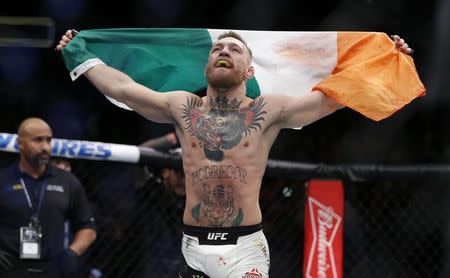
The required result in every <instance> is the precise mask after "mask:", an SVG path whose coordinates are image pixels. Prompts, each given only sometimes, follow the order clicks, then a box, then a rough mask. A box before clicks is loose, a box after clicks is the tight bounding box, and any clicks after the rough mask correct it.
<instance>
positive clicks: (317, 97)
mask: <svg viewBox="0 0 450 278" xmlns="http://www.w3.org/2000/svg"><path fill="white" fill-rule="evenodd" d="M267 98H268V99H270V102H272V103H273V104H274V105H275V106H276V107H277V109H278V111H279V115H278V120H277V121H276V123H277V124H278V125H279V127H280V128H298V127H303V126H306V125H309V124H311V123H313V122H315V121H317V120H319V119H321V118H323V117H325V116H327V115H330V114H332V113H333V112H335V111H337V110H339V109H341V108H343V107H344V106H343V105H341V104H339V103H337V102H335V101H334V100H332V99H331V98H329V97H327V96H326V95H325V94H323V93H322V92H319V91H314V92H309V93H305V94H302V95H299V96H270V97H267Z"/></svg>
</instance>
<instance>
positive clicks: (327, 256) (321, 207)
mask: <svg viewBox="0 0 450 278" xmlns="http://www.w3.org/2000/svg"><path fill="white" fill-rule="evenodd" d="M343 220H344V186H343V184H342V182H341V181H339V180H310V181H309V182H308V189H307V198H306V208H305V249H304V260H303V277H304V278H342V274H343V273H342V272H343V271H342V269H343V258H342V252H343V227H342V226H343V224H344V221H343Z"/></svg>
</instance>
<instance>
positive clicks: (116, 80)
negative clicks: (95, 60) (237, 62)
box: [56, 30, 175, 123]
mask: <svg viewBox="0 0 450 278" xmlns="http://www.w3.org/2000/svg"><path fill="white" fill-rule="evenodd" d="M72 38H73V37H72V31H71V30H68V31H67V32H66V33H65V34H64V35H63V36H62V38H61V40H60V41H59V43H58V45H57V46H56V51H61V50H62V49H63V48H64V47H66V46H67V45H68V44H69V43H70V41H71V40H72ZM84 75H85V76H86V77H87V79H88V80H89V81H90V82H91V83H92V84H93V85H94V86H95V87H96V88H97V89H98V90H99V91H100V92H102V93H103V94H104V95H106V96H108V97H111V98H113V99H115V100H117V101H119V102H122V103H124V104H126V105H127V106H128V107H130V108H131V109H133V110H134V111H136V112H137V113H139V114H141V115H142V116H144V117H145V118H147V119H149V120H152V121H155V122H161V123H173V122H174V117H173V113H172V109H171V106H170V103H171V101H170V100H171V98H173V96H174V94H173V93H175V92H168V93H159V92H156V91H154V90H151V89H149V88H147V87H145V86H143V85H141V84H138V83H136V82H135V81H134V80H133V79H131V78H130V77H129V76H128V75H126V74H125V73H123V72H121V71H119V70H116V69H114V68H112V67H110V66H107V65H104V64H98V65H95V66H93V67H92V68H90V69H89V70H87V71H86V72H85V73H84Z"/></svg>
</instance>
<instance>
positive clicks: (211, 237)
mask: <svg viewBox="0 0 450 278" xmlns="http://www.w3.org/2000/svg"><path fill="white" fill-rule="evenodd" d="M227 235H228V233H208V237H207V238H208V240H218V239H220V240H227Z"/></svg>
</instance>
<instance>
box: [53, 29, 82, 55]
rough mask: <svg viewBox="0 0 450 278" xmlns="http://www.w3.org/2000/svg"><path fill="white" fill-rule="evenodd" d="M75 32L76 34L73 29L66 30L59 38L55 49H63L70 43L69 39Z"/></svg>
mask: <svg viewBox="0 0 450 278" xmlns="http://www.w3.org/2000/svg"><path fill="white" fill-rule="evenodd" d="M76 34H78V32H77V31H75V30H67V31H66V33H65V34H64V35H63V36H62V37H61V40H60V41H59V43H58V45H57V46H56V48H55V50H57V51H61V49H63V48H64V47H66V46H67V45H68V44H69V43H70V41H71V40H72V39H73V37H74V36H75V35H76Z"/></svg>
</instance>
